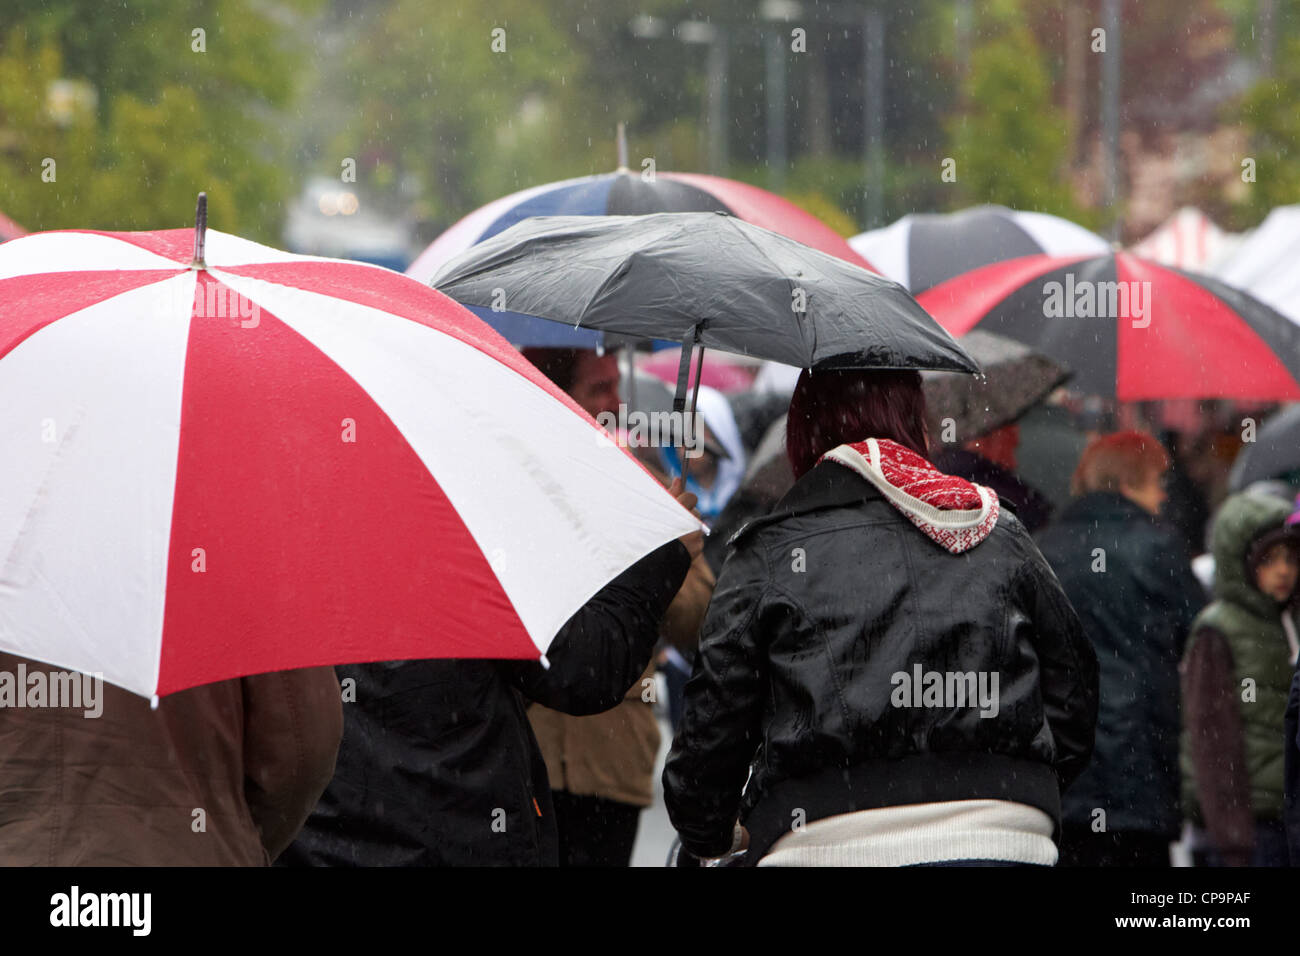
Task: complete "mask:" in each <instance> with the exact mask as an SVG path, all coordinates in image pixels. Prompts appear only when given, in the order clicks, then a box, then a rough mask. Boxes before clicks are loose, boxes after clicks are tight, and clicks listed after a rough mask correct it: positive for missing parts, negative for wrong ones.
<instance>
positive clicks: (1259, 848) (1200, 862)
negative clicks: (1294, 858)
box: [1192, 820, 1292, 866]
mask: <svg viewBox="0 0 1300 956" xmlns="http://www.w3.org/2000/svg"><path fill="white" fill-rule="evenodd" d="M1197 835H1198V836H1199V837H1200V838H1201V841H1202V842H1201V848H1200V849H1196V850H1193V851H1192V866H1225V865H1226V864H1225V863H1224V860H1223V857H1221V856H1220V855H1219V853H1218V851H1216V850H1215V849H1214V847H1212V846H1210V845H1209V841H1208V840H1207V839H1206V838H1205V834H1204V832H1203V831H1200V832H1198V834H1197ZM1249 865H1250V866H1291V865H1292V862H1291V853H1290V850H1289V849H1288V847H1287V841H1286V827H1285V826H1284V825H1283V823H1282V821H1281V820H1256V821H1255V846H1254V848H1253V849H1252V850H1251V853H1250V864H1249Z"/></svg>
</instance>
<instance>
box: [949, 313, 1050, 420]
mask: <svg viewBox="0 0 1300 956" xmlns="http://www.w3.org/2000/svg"><path fill="white" fill-rule="evenodd" d="M958 342H959V344H960V345H961V347H962V348H964V349H965V350H966V351H967V353H969V355H970V356H971V358H973V359H975V361H976V362H978V363H979V366H980V368H981V369H983V373H982V374H980V375H975V376H971V375H954V374H953V373H951V372H926V373H924V376H923V387H924V389H925V405H926V411H927V413H928V416H929V427H930V436H931V439H932V440H938V439H939V438H940V436H941V435H943V434H944V433H946V432H947V431H948V430H949V429H951V430H952V432H953V433H954V435H955V437H954V439H953V440H954V441H967V440H969V439H972V438H978V437H979V436H980V435H985V434H988V433H989V432H991V431H994V430H995V429H998V428H1001V427H1003V426H1004V425H1009V424H1011V423H1012V422H1014V421H1016V419H1018V418H1019V417H1020V416H1021V415H1023V414H1024V413H1025V412H1027V411H1029V409H1031V408H1033V407H1034V406H1035V405H1037V404H1038V403H1039V402H1041V401H1042V400H1043V399H1044V398H1046V397H1047V396H1048V395H1050V394H1051V393H1052V391H1053V390H1054V389H1056V388H1057V387H1058V386H1060V385H1063V384H1064V383H1065V382H1066V381H1067V380H1068V379H1069V378H1070V374H1071V373H1070V370H1069V369H1068V368H1067V367H1066V366H1065V365H1064V364H1062V363H1060V362H1056V361H1054V360H1052V359H1050V358H1048V357H1047V356H1046V355H1044V354H1043V353H1042V352H1039V351H1037V350H1035V349H1032V348H1030V347H1029V346H1027V345H1024V344H1023V343H1021V342H1017V341H1015V340H1014V339H1009V338H1007V337H1006V336H1003V335H994V334H993V333H991V332H983V331H980V330H978V329H977V330H976V331H974V332H969V333H967V334H966V335H963V336H962V337H961V338H960V339H959V340H958Z"/></svg>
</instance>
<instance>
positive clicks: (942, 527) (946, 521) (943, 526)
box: [821, 438, 999, 554]
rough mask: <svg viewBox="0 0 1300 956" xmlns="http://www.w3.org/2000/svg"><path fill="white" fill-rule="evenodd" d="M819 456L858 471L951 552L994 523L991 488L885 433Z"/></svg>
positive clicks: (995, 508)
mask: <svg viewBox="0 0 1300 956" xmlns="http://www.w3.org/2000/svg"><path fill="white" fill-rule="evenodd" d="M821 460H822V461H828V460H829V461H833V462H836V463H837V464H840V465H844V466H846V467H848V468H852V469H853V470H854V471H856V472H857V473H858V474H860V475H862V477H863V478H865V479H867V481H869V482H871V483H872V484H873V485H875V486H876V488H878V489H879V490H880V493H881V494H882V495H884V497H885V500H886V501H888V502H889V503H890V504H891V505H893V506H894V507H895V508H897V509H898V510H899V511H901V512H902V513H903V514H904V515H906V516H907V519H908V520H909V521H911V522H912V524H914V525H916V526H917V527H918V528H920V529H921V530H922V531H923V532H925V534H926V536H927V537H929V538H930V540H932V541H934V542H935V543H936V544H938V545H941V546H942V547H944V548H946V549H947V550H948V551H951V552H952V553H953V554H961V553H962V552H963V551H969V550H970V549H971V548H973V547H975V545H977V544H979V543H980V542H981V541H983V540H984V539H985V538H987V537H988V536H989V534H990V533H991V532H992V531H993V526H994V525H996V524H997V523H998V514H999V504H998V496H997V494H996V493H995V492H994V491H993V490H992V489H989V488H986V487H984V486H983V485H977V484H975V483H974V482H970V481H967V480H966V479H965V478H958V477H957V476H955V475H945V474H944V473H943V472H941V471H940V470H939V469H937V468H935V467H934V465H932V464H930V463H929V462H928V461H926V460H925V459H924V458H922V457H921V456H920V455H918V454H917V453H916V452H914V451H912V450H910V449H908V448H904V447H903V446H902V445H900V444H898V443H897V442H893V441H890V440H889V439H887V438H879V439H877V438H868V439H867V440H866V441H860V442H854V443H853V444H851V445H840V446H839V447H838V448H832V449H831V450H830V451H828V452H827V453H826V454H824V455H822V457H821Z"/></svg>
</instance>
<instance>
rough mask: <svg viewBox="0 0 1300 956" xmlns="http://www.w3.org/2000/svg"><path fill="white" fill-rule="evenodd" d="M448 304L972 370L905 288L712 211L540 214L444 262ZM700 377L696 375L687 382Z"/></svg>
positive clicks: (766, 348) (772, 349)
mask: <svg viewBox="0 0 1300 956" xmlns="http://www.w3.org/2000/svg"><path fill="white" fill-rule="evenodd" d="M432 285H433V286H434V287H435V288H437V289H438V290H439V291H441V292H444V293H446V294H447V295H449V296H451V297H452V298H453V299H455V300H456V301H458V302H462V303H464V304H466V305H473V306H478V307H480V308H482V307H490V308H502V309H508V310H510V311H512V312H518V313H523V314H526V315H533V316H537V317H539V318H546V319H551V320H552V321H556V322H566V323H568V324H569V325H571V326H574V327H584V328H594V329H601V330H603V331H606V332H619V333H622V334H625V335H633V336H640V337H644V338H659V339H673V340H675V341H678V342H681V343H682V344H683V346H684V348H683V350H682V373H681V375H680V377H679V387H678V395H677V407H678V408H680V407H681V404H680V403H681V401H682V399H683V397H684V395H685V382H686V370H687V368H688V367H689V361H690V352H691V348H690V347H692V346H694V345H701V346H705V347H710V348H717V349H721V350H722V351H724V352H734V353H737V354H741V355H752V356H757V357H760V358H768V359H773V360H775V361H778V362H784V363H786V364H788V365H796V366H799V367H802V368H810V367H816V368H843V367H861V368H913V369H927V368H932V369H945V370H949V371H959V372H972V373H973V372H978V371H979V369H978V367H977V366H976V364H975V363H974V362H973V361H972V360H971V358H970V356H968V355H967V354H966V353H965V352H964V351H962V349H961V347H960V346H958V345H957V343H956V342H954V341H953V339H952V337H951V336H950V335H948V333H947V332H945V331H944V330H943V329H942V328H940V326H939V324H938V323H937V322H935V321H934V320H933V319H932V318H930V316H929V315H928V314H926V312H925V310H924V309H922V308H921V307H920V306H919V305H917V304H916V301H915V300H914V299H913V298H912V297H911V296H910V295H908V293H907V292H906V290H904V289H903V288H902V286H900V285H898V284H897V283H895V282H891V281H889V280H888V279H883V278H881V277H880V276H877V275H875V274H873V273H871V272H868V271H866V270H865V269H862V268H859V267H857V266H854V265H851V264H850V263H847V262H845V261H843V260H842V259H837V258H835V257H833V256H829V255H826V254H825V253H823V252H818V251H816V250H815V249H811V248H809V247H807V246H805V245H802V244H801V243H798V242H795V241H794V240H793V239H788V238H786V237H785V236H781V235H778V234H776V233H773V232H769V231H767V230H766V229H761V228H759V227H758V226H754V225H751V224H750V223H747V222H744V221H743V220H740V219H736V218H734V217H731V216H727V215H725V214H721V213H698V212H686V213H658V214H654V215H648V216H538V217H533V218H530V219H525V220H524V221H522V222H520V223H517V224H516V225H514V226H512V227H511V228H509V229H507V230H505V231H504V232H502V233H500V234H499V235H497V236H494V237H493V238H491V239H488V240H486V241H484V242H482V243H479V244H478V245H477V246H473V247H471V248H470V249H468V250H466V251H465V252H463V253H461V254H460V255H459V256H457V257H456V258H454V259H452V260H451V261H449V262H448V263H446V264H445V265H444V266H443V267H442V269H440V270H439V272H438V274H437V275H435V276H434V278H433V282H432ZM697 381H698V378H697Z"/></svg>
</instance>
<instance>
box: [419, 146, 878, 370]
mask: <svg viewBox="0 0 1300 956" xmlns="http://www.w3.org/2000/svg"><path fill="white" fill-rule="evenodd" d="M715 211H719V212H726V213H729V214H731V215H733V216H736V217H737V218H740V219H744V220H745V221H747V222H752V223H754V224H755V225H758V226H762V227H763V228H765V229H771V230H772V231H774V232H779V233H781V234H782V235H785V236H789V237H790V238H792V239H796V240H798V241H800V242H803V243H805V244H807V245H809V246H812V247H813V248H814V249H820V250H821V251H823V252H826V253H828V254H829V255H833V256H837V257H839V258H841V259H844V260H845V261H847V262H852V263H854V264H855V265H860V266H863V267H865V268H870V265H869V264H868V263H867V262H866V261H865V260H863V259H862V257H861V256H859V255H858V254H857V253H856V252H854V251H853V249H852V248H850V247H849V245H848V243H846V242H845V241H844V240H843V239H842V238H841V237H840V236H839V235H838V234H837V233H836V232H835V231H834V230H832V229H831V228H830V227H829V226H827V225H826V224H825V223H823V222H821V221H820V220H819V219H817V218H816V217H814V216H812V215H809V214H808V213H806V212H804V211H803V210H802V209H800V208H799V207H798V206H796V205H794V203H792V202H790V201H789V200H786V199H782V198H781V197H780V196H777V195H774V194H772V193H769V192H767V191H765V190H762V189H759V188H758V187H756V186H750V185H748V184H747V183H741V182H736V181H735V180H731V179H723V178H721V177H718V176H706V175H699V174H691V173H670V172H660V173H656V174H655V175H653V176H644V175H642V174H641V172H640V171H637V172H632V171H629V170H626V169H622V170H619V171H617V172H613V173H603V174H600V175H597V176H582V177H579V178H576V179H567V180H563V181H561V182H555V183H546V184H545V185H542V186H534V187H532V188H531V189H525V190H522V191H520V192H517V193H512V194H511V195H509V196H503V197H502V198H500V199H497V200H495V201H494V202H491V203H488V204H487V205H486V206H483V207H482V208H480V209H477V210H475V211H474V212H472V213H470V214H469V215H468V216H466V217H465V218H463V219H461V220H460V221H459V222H457V223H456V224H455V225H453V226H452V227H451V228H450V229H448V230H447V231H446V232H444V233H443V234H442V235H441V236H439V237H438V238H437V239H435V240H434V242H433V244H432V245H430V246H429V247H428V248H427V249H426V250H425V251H424V252H423V253H421V254H420V256H419V257H418V258H417V259H416V260H415V261H414V262H413V263H411V265H410V267H409V268H408V269H407V270H406V274H407V275H409V276H411V278H413V279H416V280H418V281H420V282H424V283H428V282H429V281H430V280H431V279H432V278H433V276H434V274H435V273H436V272H437V271H438V269H439V268H441V267H442V265H443V264H445V263H446V262H447V261H448V260H449V259H451V258H453V257H454V256H457V255H459V254H460V253H462V252H464V251H465V250H466V249H468V248H469V247H470V246H472V245H475V244H477V243H480V242H483V241H484V240H486V239H491V238H492V237H493V236H495V235H497V234H498V233H501V232H503V231H504V230H506V229H508V228H510V227H511V226H513V225H514V224H515V223H518V222H521V221H522V220H524V219H526V218H528V217H530V216H642V215H646V214H648V213H656V212H715ZM469 308H470V310H471V311H472V312H474V314H475V315H477V316H478V317H479V318H481V319H483V321H485V322H487V323H488V325H490V326H492V327H493V328H494V329H496V330H497V331H498V332H500V333H501V334H502V336H504V337H505V339H506V340H507V341H509V342H511V343H512V344H514V345H516V346H518V347H520V348H524V347H526V346H545V347H549V348H557V347H559V348H581V349H598V348H615V347H618V346H620V345H624V344H629V343H626V342H622V341H620V340H618V339H614V338H611V337H609V336H607V335H606V333H604V332H602V331H601V330H599V329H589V328H573V327H572V326H565V325H560V324H557V323H552V322H545V321H541V320H539V319H537V318H535V317H532V316H528V315H522V314H520V313H518V312H513V311H511V310H508V309H499V308H479V307H476V306H470V307H469ZM667 344H668V343H658V344H656V346H655V347H656V348H663V347H665V346H666V345H667Z"/></svg>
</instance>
